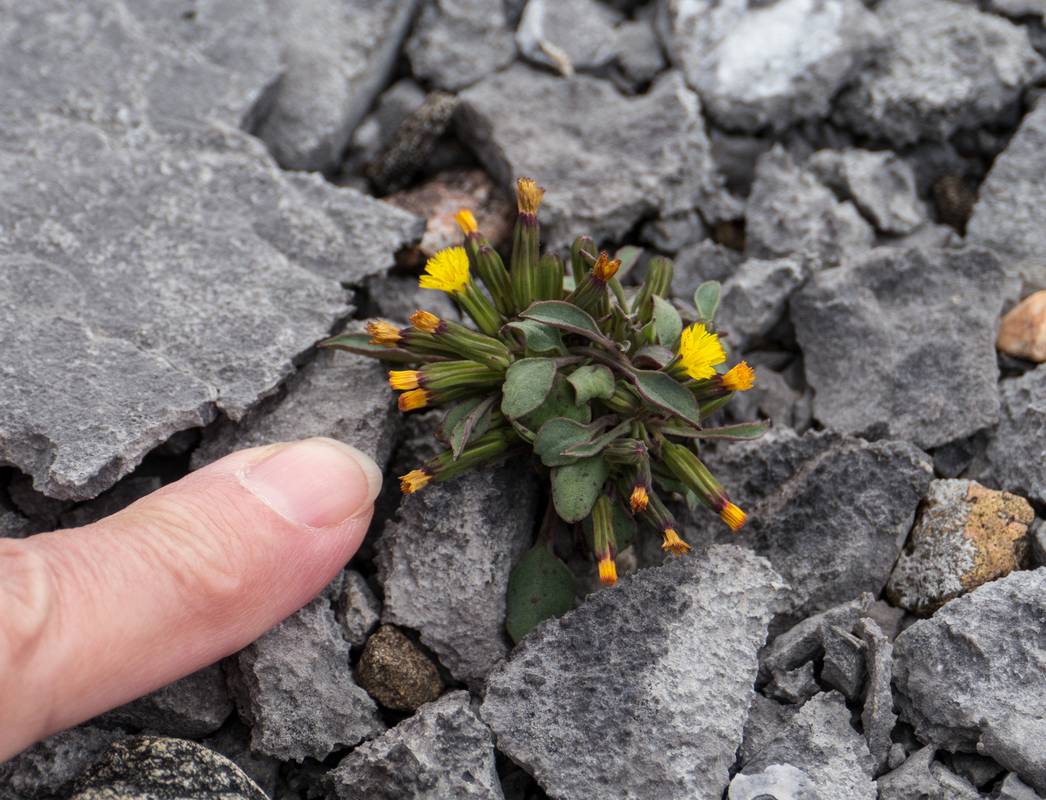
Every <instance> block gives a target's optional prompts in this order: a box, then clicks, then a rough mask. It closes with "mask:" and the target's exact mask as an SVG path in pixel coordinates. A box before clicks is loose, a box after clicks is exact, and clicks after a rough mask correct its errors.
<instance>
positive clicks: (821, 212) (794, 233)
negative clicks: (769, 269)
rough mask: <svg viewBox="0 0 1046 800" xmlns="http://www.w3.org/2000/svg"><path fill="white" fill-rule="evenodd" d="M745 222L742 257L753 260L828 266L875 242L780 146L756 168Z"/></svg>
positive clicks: (854, 214)
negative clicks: (810, 258) (800, 258)
mask: <svg viewBox="0 0 1046 800" xmlns="http://www.w3.org/2000/svg"><path fill="white" fill-rule="evenodd" d="M745 219H746V226H745V254H746V255H748V256H750V257H755V258H782V257H784V256H791V255H799V254H804V253H810V254H812V255H814V256H815V257H816V258H817V259H818V260H819V261H820V262H821V263H822V264H823V265H824V266H832V265H834V264H836V263H838V262H839V261H840V260H842V259H843V257H844V256H846V255H848V254H851V253H853V252H855V251H861V250H867V249H868V248H869V247H871V246H872V244H873V243H874V240H875V232H874V231H873V230H872V226H871V225H869V224H868V223H867V222H865V221H864V219H863V218H862V217H861V215H860V213H858V211H857V209H856V208H855V207H854V205H853V203H850V202H849V201H840V200H838V199H837V198H836V196H835V195H834V194H833V193H832V191H831V190H830V189H828V187H827V186H825V185H824V184H822V183H821V182H820V181H819V180H818V179H817V178H816V177H815V176H814V175H813V173H812V172H810V171H809V170H807V169H804V168H802V167H799V166H797V165H796V164H795V162H794V161H793V160H792V157H791V156H790V155H788V153H787V152H786V151H785V150H784V149H783V148H782V147H781V146H780V145H775V146H774V147H773V149H772V150H770V151H769V152H768V153H766V154H765V155H763V156H762V157H761V158H760V159H759V161H758V163H757V164H756V171H755V180H754V182H753V183H752V193H751V194H750V195H749V197H748V207H747V210H746V212H745Z"/></svg>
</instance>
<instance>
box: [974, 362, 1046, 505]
mask: <svg viewBox="0 0 1046 800" xmlns="http://www.w3.org/2000/svg"><path fill="white" fill-rule="evenodd" d="M1000 395H1001V398H1002V419H1001V420H1000V421H999V426H998V427H997V428H996V429H995V430H994V431H993V432H992V434H991V437H990V439H989V441H988V449H987V451H986V453H985V455H986V457H987V461H988V464H989V472H988V475H990V477H991V480H992V481H993V482H994V483H996V484H998V485H999V486H1000V487H1002V488H1003V489H1006V490H1008V491H1011V492H1014V493H1016V494H1019V495H1023V496H1025V497H1028V498H1030V499H1032V500H1037V501H1038V502H1040V503H1043V502H1046V475H1044V474H1043V470H1042V460H1043V457H1044V455H1046V366H1040V367H1037V368H1035V369H1033V370H1031V371H1030V372H1026V373H1025V374H1024V375H1022V376H1021V377H1020V378H1013V379H1011V380H1005V381H1003V382H1002V383H1001V384H1000Z"/></svg>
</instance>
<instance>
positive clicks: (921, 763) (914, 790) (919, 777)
mask: <svg viewBox="0 0 1046 800" xmlns="http://www.w3.org/2000/svg"><path fill="white" fill-rule="evenodd" d="M933 755H934V749H933V748H932V747H924V748H922V749H921V750H917V751H916V752H915V753H913V754H912V755H911V756H909V757H908V760H907V761H905V762H904V763H903V764H901V766H899V767H897V769H895V770H893V771H892V772H888V773H887V774H886V775H883V776H882V777H881V778H879V781H878V784H879V800H911V799H912V798H913V797H918V798H925V800H977V799H978V798H979V797H980V796H981V795H980V793H979V792H978V791H977V790H976V789H975V788H974V787H973V785H971V784H970V783H968V782H967V781H966V780H965V779H963V778H960V777H959V776H958V775H956V774H955V773H953V772H952V771H951V770H949V769H948V768H947V767H945V766H944V765H943V764H941V763H939V762H937V761H934V760H933Z"/></svg>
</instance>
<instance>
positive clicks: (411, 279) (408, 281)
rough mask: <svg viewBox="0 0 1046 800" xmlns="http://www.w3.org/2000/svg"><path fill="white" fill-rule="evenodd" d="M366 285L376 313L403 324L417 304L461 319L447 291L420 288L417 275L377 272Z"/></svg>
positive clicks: (418, 306)
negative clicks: (377, 274)
mask: <svg viewBox="0 0 1046 800" xmlns="http://www.w3.org/2000/svg"><path fill="white" fill-rule="evenodd" d="M456 243H457V242H456ZM456 243H455V244H456ZM439 249H442V248H439ZM366 286H367V293H368V294H369V295H370V301H371V303H372V304H373V306H374V314H375V316H378V317H383V318H384V319H387V320H389V321H390V322H394V323H397V324H399V325H402V326H403V327H406V326H407V325H408V324H409V322H408V320H409V319H410V315H411V314H413V313H414V312H415V311H417V310H418V309H419V308H423V309H425V310H426V311H429V312H431V313H433V314H435V315H436V316H437V317H439V318H440V319H450V320H454V321H458V320H460V319H461V314H460V312H459V311H458V307H457V305H456V304H455V303H454V301H453V300H451V299H450V297H449V296H448V295H447V293H446V292H436V291H433V290H431V289H421V288H419V287H418V279H417V278H416V277H415V276H413V275H379V276H375V277H373V278H371V279H370V280H368V281H367V284H366Z"/></svg>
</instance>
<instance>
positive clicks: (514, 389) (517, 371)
mask: <svg viewBox="0 0 1046 800" xmlns="http://www.w3.org/2000/svg"><path fill="white" fill-rule="evenodd" d="M555 379H556V363H555V362H554V361H553V360H552V359H550V358H521V359H520V360H519V361H514V362H513V363H512V364H510V365H509V368H508V369H507V370H505V385H504V386H502V388H501V393H502V397H501V412H502V413H503V414H504V415H505V416H506V417H508V418H509V419H518V418H519V417H522V416H525V415H526V414H529V413H530V412H531V411H533V410H534V409H536V408H538V407H539V406H540V405H541V404H542V403H544V402H545V398H546V397H548V393H549V391H551V389H552V383H553V382H554V381H555Z"/></svg>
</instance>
